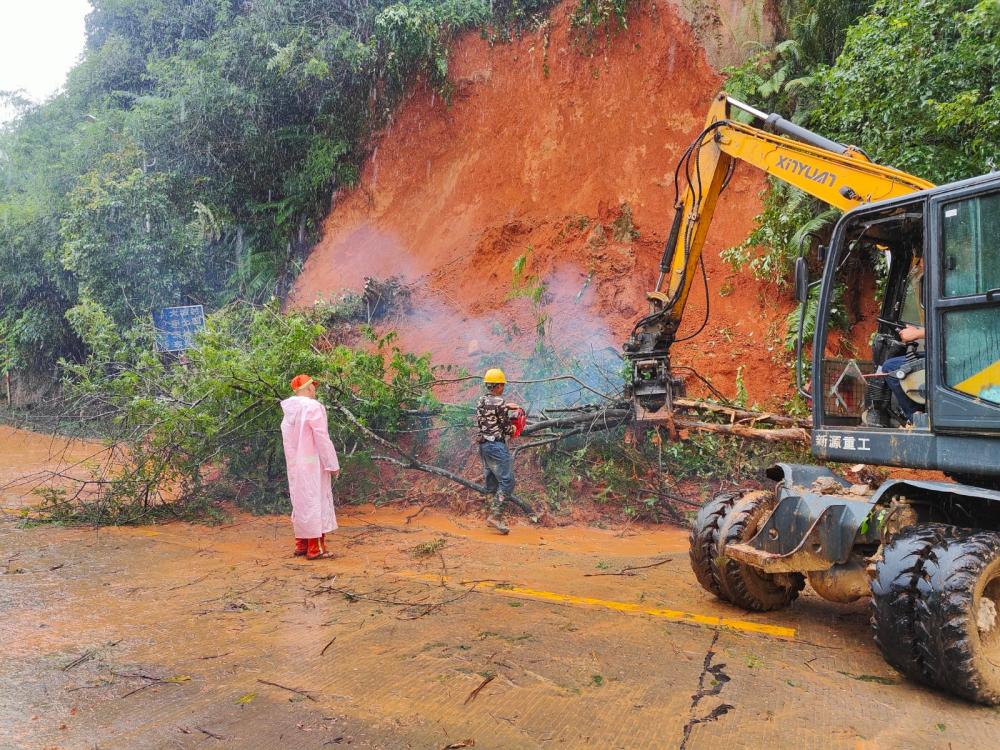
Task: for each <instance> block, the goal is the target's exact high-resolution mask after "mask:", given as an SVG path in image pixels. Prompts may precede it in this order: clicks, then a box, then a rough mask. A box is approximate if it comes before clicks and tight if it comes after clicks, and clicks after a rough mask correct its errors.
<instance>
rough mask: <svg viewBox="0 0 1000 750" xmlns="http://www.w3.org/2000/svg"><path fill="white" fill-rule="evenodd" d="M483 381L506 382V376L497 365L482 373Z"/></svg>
mask: <svg viewBox="0 0 1000 750" xmlns="http://www.w3.org/2000/svg"><path fill="white" fill-rule="evenodd" d="M483 382H484V383H506V382H507V378H506V376H505V375H504V374H503V370H501V369H499V368H498V367H493V368H491V369H489V370H487V371H486V374H485V375H483Z"/></svg>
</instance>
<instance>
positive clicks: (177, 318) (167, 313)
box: [153, 305, 205, 352]
mask: <svg viewBox="0 0 1000 750" xmlns="http://www.w3.org/2000/svg"><path fill="white" fill-rule="evenodd" d="M204 328H205V308H204V307H203V306H202V305H187V306H186V307H164V308H163V309H162V310H154V311H153V330H154V331H155V332H156V349H157V351H161V352H179V351H183V350H184V349H188V348H190V347H191V346H193V345H194V335H195V334H196V333H198V331H201V330H202V329H204Z"/></svg>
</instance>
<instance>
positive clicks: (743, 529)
mask: <svg viewBox="0 0 1000 750" xmlns="http://www.w3.org/2000/svg"><path fill="white" fill-rule="evenodd" d="M773 509H774V493H773V492H769V491H767V490H759V491H754V492H747V493H745V494H744V495H743V496H742V497H741V498H740V499H739V500H737V501H736V502H735V503H734V504H733V507H732V508H730V510H729V512H728V513H726V515H725V518H723V520H722V524H721V526H720V527H719V540H718V546H717V548H716V554H715V557H713V558H712V574H713V576H714V577H715V580H716V582H717V583H718V585H719V589H720V590H721V592H722V593H721V598H722V599H725V600H726V601H729V602H732V603H733V604H736V605H737V606H740V607H743V608H744V609H749V610H753V611H755V612H767V611H768V610H772V609H781V608H782V607H787V606H788V605H789V604H791V603H792V602H793V601H794V600H795V599H796V597H798V595H799V592H800V591H802V589H803V587H805V585H806V579H805V577H804V576H803V575H802V574H801V573H778V574H773V573H762V572H761V571H759V570H757V568H754V567H753V566H750V565H747V564H745V563H741V562H737V561H736V560H732V559H730V558H728V557H726V555H725V549H726V545H728V544H738V543H740V542H747V541H749V540H750V539H752V538H753V537H754V535H755V534H756V533H757V531H758V529H759V528H760V526H761V524H762V523H763V522H764V521H765V520H766V519H767V517H768V516H769V515H770V513H771V511H772V510H773Z"/></svg>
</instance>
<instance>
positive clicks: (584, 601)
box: [413, 574, 796, 639]
mask: <svg viewBox="0 0 1000 750" xmlns="http://www.w3.org/2000/svg"><path fill="white" fill-rule="evenodd" d="M413 577H414V578H419V579H422V580H428V581H440V580H442V576H431V575H419V574H414V576H413ZM445 580H447V579H445ZM477 590H478V591H486V592H489V593H492V594H499V595H500V596H510V597H514V598H518V599H519V598H525V597H526V598H529V599H537V600H540V601H548V602H556V603H558V604H574V605H579V606H585V607H602V608H604V609H611V610H614V611H616V612H634V613H637V614H642V615H649V616H651V617H661V618H663V619H665V620H673V621H675V622H686V623H691V624H692V625H704V626H707V627H712V628H725V629H728V630H738V631H741V632H744V633H760V634H762V635H769V636H771V637H773V638H789V639H793V638H795V633H796V631H795V628H786V627H783V626H781V625H766V624H764V623H759V622H747V621H746V620H734V619H731V618H729V617H715V616H713V615H699V614H697V613H695V612H684V611H683V610H679V609H661V608H655V607H647V606H646V605H644V604H634V603H631V602H616V601H614V600H610V599H595V598H594V597H590V596H574V595H572V594H557V593H555V592H552V591H540V590H539V589H531V588H526V587H524V586H512V585H510V584H504V583H485V584H479V585H478V588H477Z"/></svg>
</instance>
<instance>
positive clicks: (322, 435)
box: [281, 375, 340, 560]
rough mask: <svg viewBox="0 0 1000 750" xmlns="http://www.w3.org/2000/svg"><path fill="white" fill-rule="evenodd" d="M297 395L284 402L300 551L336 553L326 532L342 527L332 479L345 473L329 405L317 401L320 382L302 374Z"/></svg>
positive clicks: (310, 555)
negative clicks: (329, 425)
mask: <svg viewBox="0 0 1000 750" xmlns="http://www.w3.org/2000/svg"><path fill="white" fill-rule="evenodd" d="M291 386H292V391H293V392H294V395H293V396H292V397H291V398H286V399H285V400H284V401H282V402H281V409H282V411H283V412H284V413H285V417H284V419H282V420H281V439H282V441H283V442H284V444H285V463H286V464H287V466H288V494H289V495H290V496H291V498H292V528H293V529H294V530H295V554H296V555H305V557H306V559H307V560H318V559H320V558H326V557H333V555H332V554H331V553H330V552H329V551H328V550H327V548H326V537H325V535H326V534H327V533H329V532H331V531H333V530H334V529H336V528H337V516H336V514H335V512H334V509H333V488H332V487H331V479H334V478H336V476H337V475H338V474H339V473H340V462H339V461H337V451H336V450H335V449H334V447H333V443H332V442H331V441H330V433H329V431H328V429H327V421H326V409H325V408H324V407H323V404H321V403H320V402H319V401H317V400H316V382H315V381H314V380H313V379H312V378H311V377H309V376H308V375H296V376H295V377H294V378H292V382H291Z"/></svg>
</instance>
